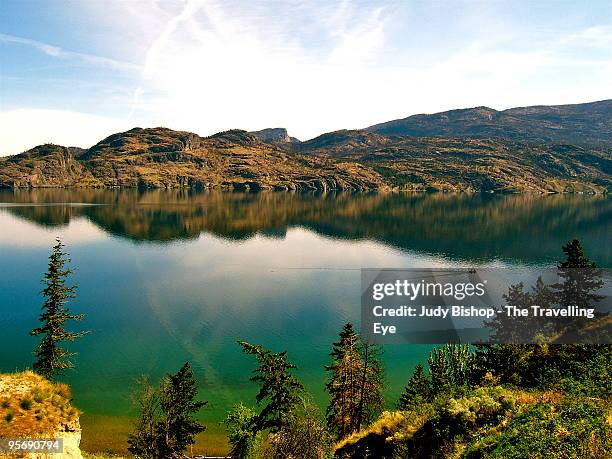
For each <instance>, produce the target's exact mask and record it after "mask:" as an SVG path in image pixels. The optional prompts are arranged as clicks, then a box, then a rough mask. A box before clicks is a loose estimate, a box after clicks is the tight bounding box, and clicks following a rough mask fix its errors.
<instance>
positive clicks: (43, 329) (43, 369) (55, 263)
mask: <svg viewBox="0 0 612 459" xmlns="http://www.w3.org/2000/svg"><path fill="white" fill-rule="evenodd" d="M69 261H70V260H69V259H68V257H67V254H66V253H65V252H64V244H62V242H61V241H60V239H59V238H58V239H56V244H55V246H53V251H52V253H51V256H50V257H49V267H48V269H47V272H46V273H45V277H44V279H43V283H44V285H45V288H44V290H43V296H44V297H45V302H44V304H43V306H42V312H41V314H40V316H39V320H40V322H41V323H42V325H41V326H40V327H38V328H35V329H34V330H32V331H31V332H30V335H32V336H39V335H42V339H41V341H40V343H39V345H38V346H37V347H36V349H35V350H34V356H35V357H36V361H35V362H34V371H36V372H37V373H38V374H40V375H41V376H44V377H45V378H47V379H50V380H53V379H55V377H56V376H57V375H60V374H62V373H63V371H64V370H65V369H67V368H73V367H74V363H73V362H72V360H71V357H72V356H74V355H75V353H73V352H69V351H68V350H67V349H65V348H64V347H61V345H60V343H62V342H70V341H74V340H76V339H77V338H79V337H81V336H83V335H85V334H86V333H87V332H76V333H75V332H70V331H68V330H66V328H65V324H66V322H69V321H73V320H76V321H78V320H81V319H82V318H83V315H82V314H71V313H70V310H69V309H68V307H66V303H67V302H68V300H70V299H72V298H75V297H76V294H75V291H76V288H77V286H76V285H72V286H67V285H66V279H67V278H68V277H69V276H70V275H71V274H72V273H73V270H72V269H69V268H66V267H65V265H66V263H68V262H69Z"/></svg>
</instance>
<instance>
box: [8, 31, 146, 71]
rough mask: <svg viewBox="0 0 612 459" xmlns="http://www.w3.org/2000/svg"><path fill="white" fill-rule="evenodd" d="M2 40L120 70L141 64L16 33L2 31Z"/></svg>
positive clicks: (49, 53)
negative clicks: (76, 50) (84, 51)
mask: <svg viewBox="0 0 612 459" xmlns="http://www.w3.org/2000/svg"><path fill="white" fill-rule="evenodd" d="M0 42H3V43H15V44H20V45H27V46H31V47H33V48H35V49H37V50H39V51H40V52H42V53H44V54H46V55H48V56H51V57H57V58H60V59H75V60H79V61H83V62H85V63H87V64H91V65H97V66H103V67H110V68H115V69H120V70H140V67H139V66H137V65H134V64H131V63H129V62H122V61H118V60H115V59H110V58H108V57H103V56H96V55H93V54H86V53H76V52H73V51H66V50H64V49H62V48H60V47H58V46H53V45H50V44H48V43H43V42H40V41H36V40H30V39H29V38H23V37H16V36H14V35H6V34H2V33H0Z"/></svg>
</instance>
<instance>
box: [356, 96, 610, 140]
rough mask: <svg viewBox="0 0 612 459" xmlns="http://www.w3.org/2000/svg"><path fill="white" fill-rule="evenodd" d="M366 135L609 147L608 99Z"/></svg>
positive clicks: (457, 114)
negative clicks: (501, 140) (467, 138)
mask: <svg viewBox="0 0 612 459" xmlns="http://www.w3.org/2000/svg"><path fill="white" fill-rule="evenodd" d="M367 130H368V131H370V132H375V133H378V134H383V135H400V136H418V137H421V136H441V137H470V138H500V139H511V140H521V141H528V142H540V143H542V142H544V143H551V142H552V143H569V144H578V145H599V146H603V145H607V146H610V145H612V99H611V100H602V101H600V102H591V103H586V104H575V105H540V106H533V107H521V108H511V109H509V110H503V111H497V110H493V109H492V108H488V107H475V108H466V109H460V110H450V111H447V112H441V113H434V114H431V115H413V116H409V117H408V118H403V119H399V120H394V121H389V122H386V123H381V124H376V125H374V126H370V127H369V128H367Z"/></svg>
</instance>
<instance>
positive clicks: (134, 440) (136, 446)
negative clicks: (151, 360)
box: [128, 376, 161, 459]
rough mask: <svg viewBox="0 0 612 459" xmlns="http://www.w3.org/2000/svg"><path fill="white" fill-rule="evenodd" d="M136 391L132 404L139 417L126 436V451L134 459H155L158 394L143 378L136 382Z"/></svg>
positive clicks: (145, 378) (158, 414) (158, 413)
mask: <svg viewBox="0 0 612 459" xmlns="http://www.w3.org/2000/svg"><path fill="white" fill-rule="evenodd" d="M136 384H137V390H136V391H135V393H134V394H133V399H132V403H133V404H134V405H135V407H136V408H137V410H138V413H139V417H138V419H137V420H136V421H135V423H134V431H133V432H132V433H131V434H130V435H129V436H128V445H129V446H128V450H129V451H130V452H131V453H132V454H133V455H134V456H136V457H141V458H145V459H155V458H157V457H158V454H157V430H156V429H157V423H158V422H159V419H160V416H161V413H160V406H159V394H158V392H157V391H156V390H155V389H154V388H153V387H152V386H151V384H150V383H149V379H148V378H147V377H145V376H143V377H141V378H139V379H138V381H137V382H136Z"/></svg>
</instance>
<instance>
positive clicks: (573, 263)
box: [552, 239, 604, 330]
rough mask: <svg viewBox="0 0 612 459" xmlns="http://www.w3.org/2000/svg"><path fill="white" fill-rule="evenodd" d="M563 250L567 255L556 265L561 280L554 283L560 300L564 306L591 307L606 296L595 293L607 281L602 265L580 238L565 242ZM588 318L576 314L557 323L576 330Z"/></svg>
mask: <svg viewBox="0 0 612 459" xmlns="http://www.w3.org/2000/svg"><path fill="white" fill-rule="evenodd" d="M563 252H564V253H565V256H566V259H565V260H564V261H562V262H561V263H559V264H558V265H557V272H558V275H559V277H560V278H561V279H562V282H560V283H557V284H554V285H552V289H553V291H554V292H555V295H556V298H557V303H558V304H559V306H561V307H567V306H577V307H579V308H592V307H593V306H594V303H597V302H599V301H601V300H602V299H603V298H604V297H603V296H601V295H598V294H596V293H595V292H596V291H597V290H599V289H601V288H602V287H603V285H604V282H603V279H602V271H601V269H599V268H597V266H596V264H595V263H594V262H592V261H591V260H589V259H588V257H587V256H586V255H585V253H584V250H583V249H582V245H581V244H580V241H578V240H577V239H574V240H573V241H570V242H568V243H567V244H566V245H564V246H563ZM600 316H601V315H600ZM587 321H588V319H585V318H583V317H574V318H569V319H567V320H564V321H558V323H559V325H560V327H563V328H565V329H567V328H572V329H574V330H576V329H580V328H581V327H582V326H583V325H585V323H586V322H587Z"/></svg>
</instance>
